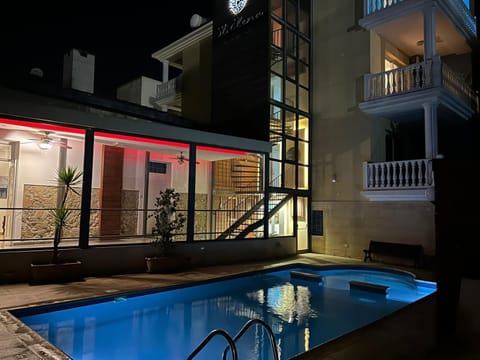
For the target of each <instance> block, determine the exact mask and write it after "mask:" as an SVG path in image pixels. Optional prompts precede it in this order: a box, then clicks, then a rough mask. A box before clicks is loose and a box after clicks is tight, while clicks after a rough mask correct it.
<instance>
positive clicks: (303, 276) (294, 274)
mask: <svg viewBox="0 0 480 360" xmlns="http://www.w3.org/2000/svg"><path fill="white" fill-rule="evenodd" d="M290 277H291V278H292V279H299V280H306V281H311V282H318V283H320V282H322V277H321V276H320V275H318V274H312V273H306V272H301V271H290Z"/></svg>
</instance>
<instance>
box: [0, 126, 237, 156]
mask: <svg viewBox="0 0 480 360" xmlns="http://www.w3.org/2000/svg"><path fill="white" fill-rule="evenodd" d="M46 131H47V132H48V137H49V138H52V139H53V140H59V139H66V140H67V141H68V140H74V141H75V140H76V141H83V138H84V136H83V135H82V134H73V133H69V132H62V131H49V130H43V129H37V128H33V127H32V128H28V127H25V126H18V125H12V124H4V123H1V122H0V138H1V139H2V140H3V142H5V141H6V142H13V141H18V142H20V143H31V142H32V139H36V140H40V139H41V138H42V137H44V136H45V135H46V133H45V132H46ZM96 142H98V143H102V144H105V145H110V146H119V147H126V148H131V149H137V150H144V151H151V152H157V153H162V154H169V155H173V156H180V153H181V152H183V156H185V157H188V156H189V151H188V150H189V149H188V147H189V145H188V144H181V145H183V146H174V145H173V144H174V143H172V145H171V144H168V141H165V144H161V143H155V144H152V143H148V142H142V141H134V140H127V139H116V138H114V137H112V138H97V139H96ZM240 156H242V155H241V154H236V153H229V152H228V151H227V152H221V151H220V152H216V151H207V150H198V151H197V160H206V161H219V160H226V159H233V158H238V157H240Z"/></svg>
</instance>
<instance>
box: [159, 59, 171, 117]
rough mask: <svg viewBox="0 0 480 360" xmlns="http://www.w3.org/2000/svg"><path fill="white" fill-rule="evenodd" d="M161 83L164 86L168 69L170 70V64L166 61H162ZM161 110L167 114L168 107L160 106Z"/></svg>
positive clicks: (167, 78)
mask: <svg viewBox="0 0 480 360" xmlns="http://www.w3.org/2000/svg"><path fill="white" fill-rule="evenodd" d="M161 62H162V83H164V84H166V83H167V82H168V80H169V71H168V70H169V68H170V64H169V61H168V60H162V61H161ZM161 110H162V111H163V112H167V111H168V107H167V105H162V106H161Z"/></svg>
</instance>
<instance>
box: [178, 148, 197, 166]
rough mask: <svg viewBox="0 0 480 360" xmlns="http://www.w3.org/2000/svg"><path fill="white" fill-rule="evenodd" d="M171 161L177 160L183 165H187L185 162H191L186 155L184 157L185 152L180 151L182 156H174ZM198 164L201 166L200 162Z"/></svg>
mask: <svg viewBox="0 0 480 360" xmlns="http://www.w3.org/2000/svg"><path fill="white" fill-rule="evenodd" d="M171 159H176V160H177V162H178V163H179V164H180V165H182V164H184V163H185V161H190V159H189V158H187V157H185V155H183V151H180V154H179V155H177V156H174V157H171ZM196 164H200V162H198V161H197V162H196Z"/></svg>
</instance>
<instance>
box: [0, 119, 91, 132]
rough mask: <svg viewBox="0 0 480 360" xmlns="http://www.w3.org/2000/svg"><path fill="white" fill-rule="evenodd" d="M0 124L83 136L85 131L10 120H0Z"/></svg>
mask: <svg viewBox="0 0 480 360" xmlns="http://www.w3.org/2000/svg"><path fill="white" fill-rule="evenodd" d="M0 123H3V124H10V125H17V126H26V127H32V128H35V129H42V130H49V131H60V132H68V133H72V134H85V130H83V129H76V128H70V127H65V126H59V125H50V124H44V123H36V122H30V121H23V120H12V119H5V118H0Z"/></svg>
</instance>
